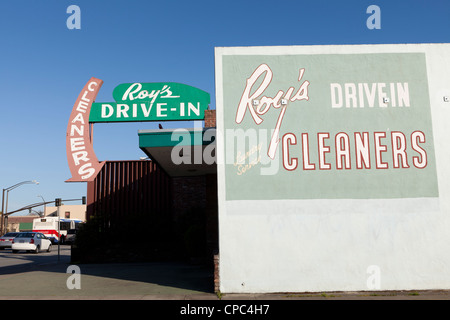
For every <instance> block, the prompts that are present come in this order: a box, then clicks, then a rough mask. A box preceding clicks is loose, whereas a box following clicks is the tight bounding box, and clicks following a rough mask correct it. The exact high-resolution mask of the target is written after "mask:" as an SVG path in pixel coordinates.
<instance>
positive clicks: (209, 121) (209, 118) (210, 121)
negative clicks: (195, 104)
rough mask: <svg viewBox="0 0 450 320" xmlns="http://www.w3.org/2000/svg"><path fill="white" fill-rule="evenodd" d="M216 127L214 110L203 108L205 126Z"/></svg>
mask: <svg viewBox="0 0 450 320" xmlns="http://www.w3.org/2000/svg"><path fill="white" fill-rule="evenodd" d="M215 127H216V110H205V128H215Z"/></svg>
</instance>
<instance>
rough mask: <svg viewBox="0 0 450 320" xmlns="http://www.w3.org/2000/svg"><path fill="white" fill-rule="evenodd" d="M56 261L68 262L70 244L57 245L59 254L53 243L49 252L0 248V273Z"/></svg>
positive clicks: (17, 270)
mask: <svg viewBox="0 0 450 320" xmlns="http://www.w3.org/2000/svg"><path fill="white" fill-rule="evenodd" d="M58 262H61V263H64V262H66V263H68V262H70V246H67V245H61V246H59V254H58V245H53V246H52V250H51V251H50V252H46V251H43V252H40V253H37V254H35V253H28V252H25V251H19V252H18V253H12V251H11V249H4V250H0V275H1V274H5V273H9V272H11V271H13V272H19V271H21V270H26V269H29V268H30V267H37V266H43V265H47V264H51V263H58Z"/></svg>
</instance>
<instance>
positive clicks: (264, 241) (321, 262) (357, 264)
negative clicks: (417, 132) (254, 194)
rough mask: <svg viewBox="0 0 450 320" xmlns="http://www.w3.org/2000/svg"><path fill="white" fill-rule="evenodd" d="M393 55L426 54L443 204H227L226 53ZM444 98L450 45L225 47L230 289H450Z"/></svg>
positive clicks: (224, 210)
mask: <svg viewBox="0 0 450 320" xmlns="http://www.w3.org/2000/svg"><path fill="white" fill-rule="evenodd" d="M390 52H396V53H398V52H425V54H426V67H427V72H428V85H429V96H430V106H431V116H432V124H433V137H434V147H435V161H436V168H437V179H438V190H439V197H438V198H411V199H368V200H366V199H301V200H300V199H299V200H295V199H294V200H292V199H291V200H252V201H247V200H234V201H229V200H226V195H225V172H224V165H223V161H224V141H223V137H222V136H221V135H220V132H223V131H224V129H225V128H224V121H223V107H224V106H223V90H222V86H223V85H224V84H223V83H222V57H223V56H224V55H230V54H239V55H248V54H252V55H258V54H265V55H276V54H326V53H333V54H339V53H343V54H348V53H390ZM444 96H449V97H450V45H449V44H404V45H403V44H401V45H351V46H341V45H340V46H294V47H267V48H261V47H249V48H216V103H217V107H216V110H217V111H216V112H217V130H218V133H219V134H218V140H217V150H218V151H217V156H218V161H219V165H218V182H219V183H218V192H219V237H220V239H219V250H220V290H221V292H223V293H230V292H317V291H359V290H374V289H379V290H422V289H450V165H449V160H450V138H449V137H450V134H449V133H450V131H449V130H450V129H449V128H450V102H444V99H443V97H444ZM371 266H375V267H371ZM374 270H375V273H372V272H373V271H374ZM377 271H379V278H378V279H379V286H377V285H376V282H375V287H374V286H372V285H370V284H373V282H370V281H371V280H373V279H377V278H374V277H373V276H375V277H376V276H377V273H376V272H377ZM368 280H369V282H370V283H369V285H368Z"/></svg>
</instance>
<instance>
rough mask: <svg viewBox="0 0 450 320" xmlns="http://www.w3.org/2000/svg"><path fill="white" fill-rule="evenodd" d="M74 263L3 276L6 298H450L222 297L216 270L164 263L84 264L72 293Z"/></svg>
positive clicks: (436, 296) (356, 295)
mask: <svg viewBox="0 0 450 320" xmlns="http://www.w3.org/2000/svg"><path fill="white" fill-rule="evenodd" d="M69 265H70V264H69V261H67V259H66V260H62V261H60V262H59V263H50V264H47V265H40V266H33V267H30V269H28V270H22V271H21V272H17V273H16V272H11V271H10V272H8V273H6V274H0V300H38V299H44V300H450V290H430V291H395V292H391V291H383V292H381V291H376V292H334V293H330V292H326V293H276V294H240V293H236V294H216V293H214V292H213V285H214V284H213V282H214V281H213V271H212V270H211V269H209V268H206V267H204V266H199V265H190V264H183V263H162V262H161V263H115V264H80V265H78V266H79V267H80V271H81V275H80V277H79V284H80V289H69V288H68V286H67V282H68V279H69V278H70V277H72V276H73V274H72V273H67V268H68V266H69ZM69 281H70V284H73V283H74V281H73V277H72V278H70V279H69Z"/></svg>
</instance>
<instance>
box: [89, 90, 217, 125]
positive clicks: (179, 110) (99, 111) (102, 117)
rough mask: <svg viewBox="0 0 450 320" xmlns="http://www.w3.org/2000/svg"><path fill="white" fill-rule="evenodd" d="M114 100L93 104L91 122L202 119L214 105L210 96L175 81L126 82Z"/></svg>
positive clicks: (114, 93)
mask: <svg viewBox="0 0 450 320" xmlns="http://www.w3.org/2000/svg"><path fill="white" fill-rule="evenodd" d="M113 98H114V100H115V102H111V103H108V102H104V103H100V102H95V103H93V104H92V108H91V113H90V115H89V122H91V123H94V122H140V121H177V120H202V119H204V112H205V110H207V109H208V105H209V103H210V95H209V93H207V92H205V91H203V90H200V89H197V88H194V87H191V86H188V85H185V84H181V83H175V82H155V83H123V84H120V85H118V86H117V87H116V88H115V89H114V91H113Z"/></svg>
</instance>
